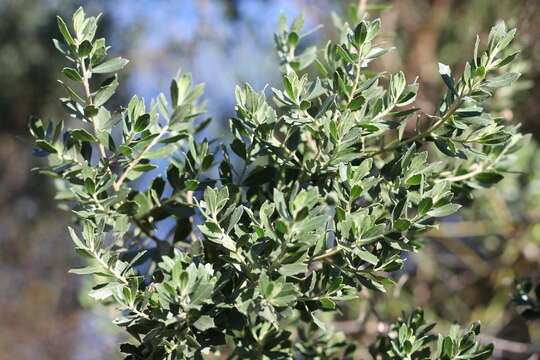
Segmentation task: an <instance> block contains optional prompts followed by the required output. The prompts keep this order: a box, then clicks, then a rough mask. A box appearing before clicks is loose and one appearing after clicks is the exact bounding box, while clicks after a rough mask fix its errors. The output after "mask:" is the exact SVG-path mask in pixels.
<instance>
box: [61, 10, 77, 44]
mask: <svg viewBox="0 0 540 360" xmlns="http://www.w3.org/2000/svg"><path fill="white" fill-rule="evenodd" d="M56 22H57V24H58V30H60V33H61V34H62V36H63V37H64V40H65V41H66V43H68V44H69V45H75V40H73V37H72V36H71V33H70V32H69V30H68V27H67V25H66V23H65V22H64V20H63V19H62V18H61V17H60V16H57V17H56Z"/></svg>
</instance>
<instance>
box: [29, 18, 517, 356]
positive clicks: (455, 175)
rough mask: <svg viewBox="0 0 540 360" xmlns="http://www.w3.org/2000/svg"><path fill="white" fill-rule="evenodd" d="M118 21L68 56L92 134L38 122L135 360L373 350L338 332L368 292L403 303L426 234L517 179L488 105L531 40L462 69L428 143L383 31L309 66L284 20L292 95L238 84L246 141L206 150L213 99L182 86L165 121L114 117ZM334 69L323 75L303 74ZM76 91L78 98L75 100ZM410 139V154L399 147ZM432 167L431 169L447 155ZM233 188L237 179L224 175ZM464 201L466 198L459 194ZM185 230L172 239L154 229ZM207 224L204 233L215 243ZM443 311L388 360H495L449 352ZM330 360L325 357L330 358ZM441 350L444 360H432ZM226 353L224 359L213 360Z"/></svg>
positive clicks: (82, 35) (336, 47) (397, 336)
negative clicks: (328, 316) (436, 327)
mask: <svg viewBox="0 0 540 360" xmlns="http://www.w3.org/2000/svg"><path fill="white" fill-rule="evenodd" d="M98 18H99V17H86V15H85V14H84V11H83V10H82V9H80V10H78V11H77V12H76V13H75V15H74V16H73V26H72V28H70V27H68V26H67V25H66V24H65V22H64V21H63V20H62V19H60V18H59V19H58V25H59V29H60V32H61V34H62V36H63V41H57V40H55V41H54V43H55V45H56V47H57V48H58V49H59V50H60V51H61V52H62V53H63V54H64V55H65V56H66V58H67V59H68V60H69V61H70V62H71V63H72V65H71V66H72V67H67V68H64V70H63V71H62V73H63V74H64V75H65V76H66V77H67V79H69V81H70V82H69V83H65V84H64V83H62V84H63V85H64V86H65V87H66V90H67V93H68V97H67V98H64V99H62V103H63V104H64V105H65V108H66V110H67V112H68V113H69V114H70V115H71V116H72V117H74V118H76V119H78V120H80V121H82V123H83V125H84V126H83V127H81V128H75V129H69V130H65V131H64V130H63V128H62V122H57V123H49V124H45V123H44V122H43V121H41V120H40V119H37V118H32V119H31V121H30V130H31V133H32V135H33V136H34V137H35V138H36V143H35V144H36V151H35V152H36V154H37V155H41V156H48V157H49V161H50V166H48V167H46V168H43V169H41V171H42V172H43V173H46V174H48V175H51V176H54V177H56V178H59V179H61V180H62V181H63V182H62V183H63V184H64V185H63V188H62V189H63V190H61V191H60V192H59V198H61V199H63V200H69V201H70V204H72V206H73V211H74V213H75V214H76V215H77V218H78V220H79V222H80V223H81V224H82V232H81V233H80V234H77V231H75V230H71V236H72V238H73V241H74V242H75V244H76V251H77V252H78V253H79V254H81V255H82V256H84V257H86V258H88V259H89V266H87V267H85V268H82V269H74V270H72V271H73V272H75V273H78V274H94V275H95V276H96V277H97V278H98V279H99V285H97V286H96V287H95V288H94V289H93V290H92V292H91V294H90V295H91V296H92V297H94V298H95V299H97V300H102V301H105V302H107V303H112V304H114V305H115V306H116V307H117V308H118V309H119V310H121V311H122V316H121V317H120V318H119V319H118V320H117V324H118V325H120V326H122V327H125V328H126V330H127V331H128V332H129V333H130V334H132V335H133V336H134V338H135V340H134V343H132V344H131V343H130V344H123V345H122V346H121V350H122V351H123V352H124V353H126V354H129V355H127V358H128V359H155V360H161V359H193V358H196V359H201V358H215V356H220V354H222V355H228V356H229V358H231V359H232V358H236V359H293V358H305V359H347V358H351V357H352V356H353V353H354V349H355V345H354V344H351V343H350V342H349V340H348V339H347V338H346V337H345V336H344V335H343V334H335V333H333V332H332V331H331V329H329V328H327V325H325V323H324V322H323V321H321V320H320V314H321V313H322V312H336V311H337V310H338V307H339V306H341V304H342V303H343V302H344V301H347V300H350V299H354V298H356V297H357V296H358V293H359V291H360V290H361V289H364V288H366V289H368V290H371V291H382V292H384V291H385V285H387V284H392V283H393V281H392V273H393V272H395V271H398V270H399V269H401V267H402V265H403V263H404V258H405V255H406V254H407V253H408V252H412V251H416V250H417V249H419V248H420V242H418V241H417V239H418V235H419V234H421V233H422V232H425V231H427V230H429V229H432V228H433V227H435V226H436V225H435V222H434V221H435V218H440V217H444V216H448V215H451V214H453V213H454V212H456V211H457V210H458V209H459V208H460V205H459V204H458V202H459V201H456V200H453V199H455V198H458V199H459V196H468V195H469V194H470V192H471V191H472V190H473V189H476V188H481V187H488V186H490V185H491V184H494V183H496V182H498V181H499V180H500V179H501V178H502V173H504V171H505V169H506V165H507V164H508V163H509V162H511V160H512V156H513V155H512V154H513V153H514V152H515V151H516V150H517V149H519V147H520V145H521V144H522V143H523V142H524V140H526V138H525V137H523V136H522V135H520V134H518V133H517V132H516V128H515V127H511V126H508V125H507V124H505V123H504V122H503V120H502V119H500V118H497V117H495V116H493V115H491V114H490V113H489V109H488V108H486V106H485V105H484V101H485V100H487V99H488V98H490V97H491V96H492V93H493V89H495V88H498V87H501V86H506V85H509V84H510V83H511V82H512V81H514V80H515V79H517V78H518V77H519V74H512V73H500V72H499V68H500V67H502V66H504V65H505V64H507V63H509V62H510V61H512V59H513V58H514V57H515V54H507V53H506V52H505V49H506V47H507V46H508V45H509V43H510V41H511V40H512V39H513V37H514V33H515V30H508V29H506V27H505V25H504V23H500V24H498V25H497V26H496V27H494V28H493V30H492V32H491V34H490V37H489V40H488V47H487V49H486V50H485V51H483V52H481V51H480V46H479V42H477V46H476V49H475V55H474V58H473V60H471V61H470V62H468V63H467V64H466V66H465V69H464V71H463V75H462V77H461V78H459V79H458V78H455V77H454V76H453V75H452V73H451V70H450V68H449V67H448V66H446V65H442V64H441V65H440V72H441V76H442V78H443V80H444V82H445V83H446V85H447V86H448V88H449V90H448V92H447V94H446V96H445V97H444V99H443V101H442V102H441V106H440V108H439V110H438V112H437V113H436V114H433V115H426V116H428V117H429V118H430V119H431V121H430V124H429V125H428V126H427V128H426V129H424V130H420V129H417V130H416V132H415V134H413V135H406V124H407V123H408V121H407V120H409V119H411V118H412V117H414V116H420V115H419V113H418V109H416V108H414V107H410V105H411V104H412V103H413V102H414V100H415V98H416V93H417V91H418V87H419V84H418V83H417V82H416V80H414V81H410V80H407V79H406V78H405V75H404V74H403V73H401V72H400V73H397V74H387V73H372V72H370V71H368V70H367V69H366V68H367V66H368V64H369V63H370V62H372V61H373V60H375V59H377V58H378V57H380V56H382V55H383V54H384V53H385V52H387V51H388V49H383V48H380V47H378V46H377V40H376V39H377V38H376V37H377V34H378V32H379V28H380V22H379V20H373V21H372V20H368V19H367V18H366V19H364V20H362V21H361V22H360V23H359V24H358V25H357V26H356V27H354V28H351V27H349V25H348V24H347V23H343V25H342V26H341V27H340V33H341V38H340V41H339V43H338V44H334V43H328V45H327V46H326V48H325V49H323V50H321V51H319V50H317V49H316V48H315V47H310V48H307V49H305V50H304V51H303V52H301V53H297V46H298V44H299V42H300V41H301V40H302V39H303V38H304V37H305V36H306V34H301V30H302V27H303V20H302V18H301V17H298V18H296V19H295V20H294V21H293V23H292V25H291V26H289V25H288V24H287V21H286V19H285V18H284V17H282V19H281V21H280V30H279V33H278V34H276V36H275V41H276V46H277V48H278V56H279V58H280V63H281V70H282V71H283V89H272V93H273V102H274V104H275V106H271V105H270V104H269V103H268V101H267V98H266V94H265V92H264V91H263V92H261V93H258V92H256V91H255V90H254V89H253V88H252V87H251V86H250V85H248V84H246V85H244V86H242V87H237V89H236V91H235V93H236V100H237V106H236V111H237V116H236V117H234V118H232V119H231V120H230V130H231V133H232V135H233V137H234V140H233V141H232V142H231V143H230V144H217V143H216V141H207V140H203V141H199V142H196V141H195V135H196V134H198V133H200V132H201V131H202V130H203V129H204V128H205V126H206V125H207V124H208V120H204V121H201V120H200V115H201V114H202V112H203V111H204V103H202V102H200V101H199V99H200V98H201V96H202V94H203V85H196V86H194V85H193V84H192V79H191V76H190V75H182V74H178V75H177V76H176V77H175V78H174V79H173V81H172V83H171V87H170V96H169V97H168V98H167V97H166V96H165V95H163V94H161V95H159V96H158V97H157V99H155V100H153V101H152V102H151V104H150V105H149V106H147V105H146V104H145V102H144V100H143V99H140V98H138V97H136V96H134V97H133V98H132V99H131V101H130V102H129V104H128V105H127V108H122V109H121V111H120V112H116V111H110V110H108V109H107V108H106V106H105V105H106V104H107V102H108V100H109V99H110V98H111V97H112V96H113V95H114V93H115V91H116V90H117V88H118V86H119V82H118V78H117V76H116V75H113V76H112V77H110V78H108V79H106V80H104V81H103V82H102V83H101V85H99V86H94V79H95V76H96V74H105V73H109V74H114V73H116V72H117V71H119V70H121V69H122V68H123V67H124V66H126V64H127V63H128V62H127V60H125V59H122V58H114V59H109V60H108V59H107V50H108V46H107V45H106V43H105V40H104V39H94V34H95V31H96V28H97V21H98ZM309 66H314V67H316V68H317V69H318V72H319V74H320V76H319V77H317V78H310V77H309V76H308V75H307V74H302V73H300V71H301V70H302V69H306V68H307V67H309ZM71 83H74V84H75V87H73V86H72V84H71ZM391 134H394V137H393V138H394V140H391V141H390V140H389V139H390V138H391V136H390V135H391ZM428 151H429V152H430V154H431V155H430V156H428ZM154 159H168V160H169V167H168V168H167V171H166V176H165V177H163V176H160V175H158V176H155V177H154V179H153V180H152V181H151V182H150V184H149V185H148V186H147V187H146V188H144V189H142V190H139V189H138V188H136V187H134V186H132V181H133V180H135V179H136V178H137V177H139V176H140V175H141V174H143V173H145V172H148V171H151V170H153V169H155V168H156V167H157V166H156V165H155V164H154V163H153V162H152V160H154ZM216 173H218V174H219V175H218V176H215V174H216ZM456 195H457V196H456ZM164 219H173V220H174V221H175V222H176V227H175V229H174V231H173V232H172V233H171V234H170V235H169V236H168V237H167V238H164V239H160V238H158V237H157V236H156V235H155V234H154V231H155V229H156V228H157V225H158V223H159V222H160V221H162V220H164ZM195 224H198V225H196V226H195ZM430 330H431V327H428V328H425V327H424V320H423V313H422V312H421V311H417V312H415V313H414V314H413V315H412V316H411V318H410V319H409V320H407V321H401V320H400V321H399V322H398V323H397V325H395V326H394V327H393V328H392V331H391V332H390V333H389V334H388V336H386V337H383V338H381V339H379V341H378V343H377V344H375V345H374V346H372V347H371V351H372V353H373V354H374V355H379V356H382V358H384V359H404V358H405V359H441V360H442V359H445V360H446V359H448V360H450V359H485V358H487V357H489V354H490V353H491V350H492V348H491V347H490V346H487V347H486V346H481V345H479V344H478V343H476V341H475V335H476V334H477V332H478V326H477V325H474V326H473V327H472V328H469V329H468V330H466V331H465V332H464V333H463V334H462V335H459V334H458V328H457V327H455V328H453V330H452V332H451V334H450V335H449V336H448V337H442V336H441V337H440V338H439V340H438V343H437V344H435V345H433V346H432V347H431V345H432V344H433V342H434V341H435V340H436V337H433V336H431V335H429V331H430ZM321 344H324V346H321ZM432 350H433V351H432ZM211 356H214V357H211Z"/></svg>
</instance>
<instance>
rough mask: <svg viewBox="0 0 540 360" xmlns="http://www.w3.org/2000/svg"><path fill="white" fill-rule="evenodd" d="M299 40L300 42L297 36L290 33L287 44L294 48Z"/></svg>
mask: <svg viewBox="0 0 540 360" xmlns="http://www.w3.org/2000/svg"><path fill="white" fill-rule="evenodd" d="M299 40H300V36H298V34H297V33H295V32H292V33H290V34H289V37H288V38H287V42H288V43H289V45H290V46H292V47H295V46H296V45H298V41H299Z"/></svg>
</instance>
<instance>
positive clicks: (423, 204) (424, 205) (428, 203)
mask: <svg viewBox="0 0 540 360" xmlns="http://www.w3.org/2000/svg"><path fill="white" fill-rule="evenodd" d="M432 206H433V199H432V198H430V197H427V198H423V199H422V200H420V203H419V204H418V214H419V215H420V216H423V215H425V214H426V213H427V212H428V211H429V210H431V208H432Z"/></svg>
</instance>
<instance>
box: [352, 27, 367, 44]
mask: <svg viewBox="0 0 540 360" xmlns="http://www.w3.org/2000/svg"><path fill="white" fill-rule="evenodd" d="M367 33H368V28H367V25H366V23H365V22H364V21H362V22H361V23H360V24H358V25H357V26H356V28H355V29H354V41H355V42H356V45H358V46H361V45H363V44H364V42H365V41H366V37H367Z"/></svg>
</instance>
